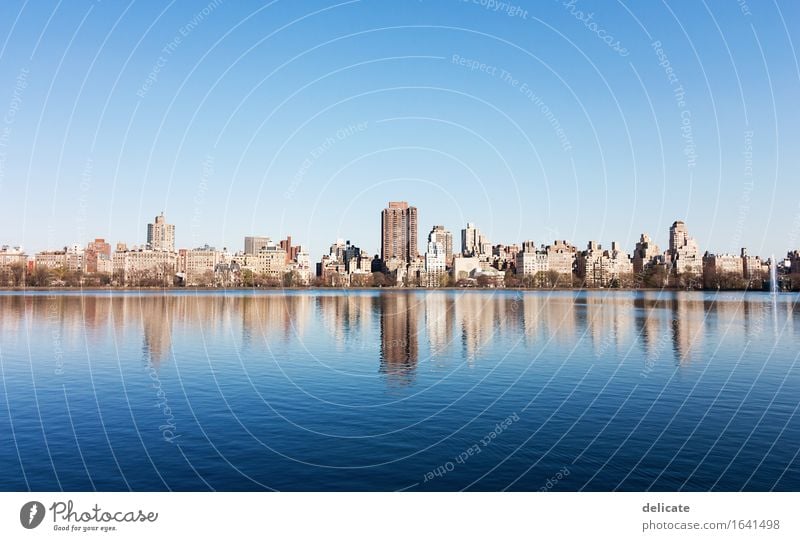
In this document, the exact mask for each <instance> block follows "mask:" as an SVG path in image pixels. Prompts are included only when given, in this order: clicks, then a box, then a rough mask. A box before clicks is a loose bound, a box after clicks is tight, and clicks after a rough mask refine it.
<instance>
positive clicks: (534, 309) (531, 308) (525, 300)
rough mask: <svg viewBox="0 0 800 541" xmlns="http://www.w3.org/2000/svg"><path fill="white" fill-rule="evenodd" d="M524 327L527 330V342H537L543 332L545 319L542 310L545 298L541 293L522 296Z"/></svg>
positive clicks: (529, 343) (528, 343)
mask: <svg viewBox="0 0 800 541" xmlns="http://www.w3.org/2000/svg"><path fill="white" fill-rule="evenodd" d="M521 302H522V328H523V329H524V331H525V343H526V344H527V345H531V344H533V343H534V342H536V341H537V340H538V338H539V333H540V332H541V325H542V321H543V317H544V316H543V314H542V311H543V310H544V308H545V300H544V299H543V298H542V297H541V296H540V295H525V294H523V296H522V301H521Z"/></svg>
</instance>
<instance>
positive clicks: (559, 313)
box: [543, 295, 578, 345]
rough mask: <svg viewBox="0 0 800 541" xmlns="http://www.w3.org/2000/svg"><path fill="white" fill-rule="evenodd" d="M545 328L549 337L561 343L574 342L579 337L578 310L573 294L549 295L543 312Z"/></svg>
mask: <svg viewBox="0 0 800 541" xmlns="http://www.w3.org/2000/svg"><path fill="white" fill-rule="evenodd" d="M543 316H544V318H543V321H544V326H545V330H546V332H547V334H548V336H549V337H553V338H554V339H555V341H556V342H557V343H559V344H561V345H565V344H572V343H574V341H575V339H576V337H578V335H577V334H576V333H577V328H576V321H577V318H578V311H577V310H576V307H575V299H574V298H573V297H572V296H569V297H567V296H561V295H553V296H550V295H548V296H547V297H546V299H545V307H544V312H543Z"/></svg>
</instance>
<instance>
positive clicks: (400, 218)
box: [381, 201, 419, 261]
mask: <svg viewBox="0 0 800 541" xmlns="http://www.w3.org/2000/svg"><path fill="white" fill-rule="evenodd" d="M417 255H419V254H418V252H417V207H409V206H408V203H406V202H405V201H392V202H390V203H389V207H388V208H385V209H383V212H382V213H381V259H383V260H384V261H388V260H389V259H392V258H398V259H401V260H403V261H410V260H412V259H414V258H416V257H417Z"/></svg>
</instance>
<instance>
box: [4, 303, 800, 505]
mask: <svg viewBox="0 0 800 541" xmlns="http://www.w3.org/2000/svg"><path fill="white" fill-rule="evenodd" d="M799 301H800V296H798V295H795V294H778V295H776V296H773V295H770V294H767V293H739V292H732V293H709V292H674V291H664V292H659V291H645V292H635V291H616V292H615V291H593V292H579V291H575V292H572V291H557V292H548V291H530V292H518V291H507V290H501V291H491V290H485V291H459V290H455V291H449V290H448V291H428V292H426V291H404V290H397V291H392V290H384V291H377V290H363V291H334V290H294V291H252V290H245V291H227V292H223V291H197V292H195V291H170V292H136V291H116V292H108V291H105V292H102V291H98V292H84V293H80V292H46V291H43V292H30V293H26V294H21V293H19V292H2V293H0V370H1V372H0V375H1V376H2V383H3V385H2V388H0V403H2V407H1V408H0V409H1V410H2V411H0V436H1V437H2V445H0V488H2V490H36V491H54V490H70V491H92V490H103V491H112V490H113V491H118V490H134V491H160V490H179V491H189V490H200V491H206V490H228V491H240V490H323V491H327V490H348V491H349V490H380V491H385V490H424V491H428V490H430V491H441V490H446V491H453V490H481V491H497V490H524V491H535V490H553V491H581V490H584V491H608V490H626V491H630V490H637V491H639V490H657V491H676V490H686V491H698V490H700V491H706V490H718V491H738V490H747V491H762V490H780V491H790V490H791V491H796V490H800V461H798V454H799V453H800V416H798V408H799V407H800V366H798V356H799V355H800V302H799Z"/></svg>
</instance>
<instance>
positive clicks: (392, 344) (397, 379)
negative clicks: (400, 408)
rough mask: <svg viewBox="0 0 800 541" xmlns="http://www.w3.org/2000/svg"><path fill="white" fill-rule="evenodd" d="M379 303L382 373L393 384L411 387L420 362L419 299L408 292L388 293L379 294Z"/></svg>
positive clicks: (380, 369)
mask: <svg viewBox="0 0 800 541" xmlns="http://www.w3.org/2000/svg"><path fill="white" fill-rule="evenodd" d="M378 303H379V306H380V325H381V363H380V368H379V371H380V372H381V373H383V374H386V376H387V379H388V380H389V381H391V382H393V383H398V384H401V385H407V384H410V383H411V382H412V381H413V380H414V376H415V373H416V368H417V362H418V361H419V344H418V342H417V339H418V337H417V330H418V328H417V323H418V311H419V306H418V304H417V299H416V298H415V296H414V295H411V294H409V293H397V294H395V293H389V294H382V295H380V297H379V299H378Z"/></svg>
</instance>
